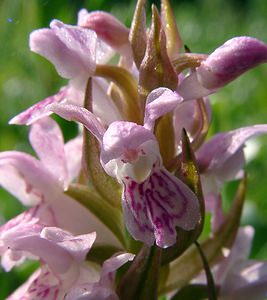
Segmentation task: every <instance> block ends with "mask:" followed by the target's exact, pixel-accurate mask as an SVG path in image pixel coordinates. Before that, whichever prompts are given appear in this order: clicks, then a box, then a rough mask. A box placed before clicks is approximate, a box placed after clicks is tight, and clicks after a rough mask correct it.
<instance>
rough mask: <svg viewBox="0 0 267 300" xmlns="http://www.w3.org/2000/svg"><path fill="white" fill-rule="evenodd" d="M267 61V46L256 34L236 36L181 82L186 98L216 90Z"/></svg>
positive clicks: (181, 93) (193, 97)
mask: <svg viewBox="0 0 267 300" xmlns="http://www.w3.org/2000/svg"><path fill="white" fill-rule="evenodd" d="M266 61H267V45H266V44H264V43H263V42H262V41H259V40H257V39H255V38H252V37H246V36H241V37H235V38H232V39H230V40H228V41H227V42H225V43H224V44H223V45H222V46H220V47H219V48H217V49H216V50H215V51H214V52H213V53H211V54H210V55H209V56H208V58H207V59H206V60H204V61H203V62H202V63H201V64H200V66H199V67H198V68H196V70H195V71H193V72H191V74H189V76H187V77H186V78H185V79H184V80H183V81H182V82H181V84H180V85H179V87H178V89H177V91H178V93H179V94H180V95H181V96H182V97H184V99H196V98H200V97H204V96H207V95H209V94H211V93H214V92H215V91H216V90H217V89H218V88H220V87H222V86H224V85H226V84H227V83H229V82H230V81H232V80H234V79H235V78H237V77H238V76H240V75H241V74H243V73H244V72H246V71H248V70H249V69H251V68H254V67H256V66H257V65H259V64H262V63H265V62H266Z"/></svg>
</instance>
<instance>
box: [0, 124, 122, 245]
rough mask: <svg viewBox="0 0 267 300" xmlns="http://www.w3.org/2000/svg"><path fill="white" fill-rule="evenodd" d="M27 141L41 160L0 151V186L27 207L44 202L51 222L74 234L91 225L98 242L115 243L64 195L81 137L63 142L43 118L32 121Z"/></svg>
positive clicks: (75, 166) (77, 158)
mask: <svg viewBox="0 0 267 300" xmlns="http://www.w3.org/2000/svg"><path fill="white" fill-rule="evenodd" d="M29 138H30V142H31V144H32V147H33V148H34V150H35V151H36V153H37V155H38V156H39V158H40V160H38V159H36V158H35V157H33V156H31V155H29V154H26V153H22V152H18V151H6V152H1V153H0V166H1V168H0V185H2V186H3V187H4V188H5V189H6V190H8V191H9V192H10V193H11V194H13V195H14V196H15V197H17V198H18V199H19V200H20V201H21V202H22V203H23V204H24V205H26V206H35V205H44V206H47V207H49V209H50V210H51V212H52V214H53V220H54V221H53V223H51V224H50V226H58V227H60V228H62V229H64V230H68V231H70V232H72V233H74V234H82V233H86V232H88V231H90V230H92V229H93V228H94V230H97V231H98V230H99V231H100V232H101V233H102V234H101V235H100V236H99V237H101V236H103V239H102V240H101V238H99V239H97V242H105V243H109V242H110V243H111V244H113V245H118V241H117V239H116V238H115V237H114V236H113V235H112V234H111V232H110V231H109V230H108V229H107V228H106V227H105V226H104V225H103V224H102V223H101V222H100V221H99V220H98V219H97V218H96V217H95V216H94V215H93V214H91V213H90V212H89V210H87V209H86V208H85V207H83V206H82V205H80V204H79V203H78V202H77V201H76V200H74V199H72V198H71V197H69V196H67V195H66V194H64V190H65V189H66V188H67V187H68V185H69V183H70V182H72V181H73V180H74V179H75V178H76V177H77V176H78V174H79V172H80V169H81V155H82V138H81V137H77V138H75V139H74V140H71V141H69V142H68V143H66V144H65V145H64V141H63V136H62V133H61V130H60V128H59V126H58V125H57V123H56V122H55V121H53V120H52V119H50V118H43V119H41V120H39V121H38V122H36V123H34V124H33V125H32V127H31V131H30V135H29Z"/></svg>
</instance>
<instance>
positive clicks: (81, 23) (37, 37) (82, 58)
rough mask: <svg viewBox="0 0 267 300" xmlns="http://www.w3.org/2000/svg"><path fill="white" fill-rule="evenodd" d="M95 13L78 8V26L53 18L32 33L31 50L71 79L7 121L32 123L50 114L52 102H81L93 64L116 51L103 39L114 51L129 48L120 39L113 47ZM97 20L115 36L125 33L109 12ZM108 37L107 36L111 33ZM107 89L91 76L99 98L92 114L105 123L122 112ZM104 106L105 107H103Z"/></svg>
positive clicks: (104, 83) (119, 117)
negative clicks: (49, 106) (100, 22)
mask: <svg viewBox="0 0 267 300" xmlns="http://www.w3.org/2000/svg"><path fill="white" fill-rule="evenodd" d="M97 15H98V13H87V11H86V10H81V11H80V13H79V20H78V25H77V26H73V25H66V24H64V23H62V22H61V21H58V20H53V21H52V22H51V23H50V28H45V29H38V30H35V31H33V32H32V33H31V35H30V48H31V50H32V51H33V52H36V53H38V54H40V55H42V56H44V57H45V58H46V59H48V60H49V61H51V62H52V63H53V64H54V66H55V68H56V70H57V72H58V74H59V75H60V76H62V77H63V78H67V79H70V81H69V84H68V85H67V86H65V87H63V88H61V90H60V91H59V92H58V93H57V94H55V95H53V96H50V97H48V98H46V99H44V100H42V101H40V102H39V103H37V104H35V105H33V106H32V107H30V108H29V109H27V110H26V111H24V112H22V113H20V114H19V115H17V116H15V117H14V118H13V119H12V120H10V124H20V125H21V124H27V125H30V124H32V123H34V122H35V121H36V120H38V119H40V118H42V117H44V116H47V115H49V114H50V113H51V112H49V111H47V110H46V109H45V107H46V106H47V105H48V104H51V103H61V102H67V103H73V104H76V105H82V104H83V99H84V92H85V87H86V83H87V80H88V78H89V77H91V76H93V75H94V73H95V69H96V64H104V63H107V62H108V61H109V59H110V58H111V57H112V56H113V55H114V54H115V51H114V50H113V49H112V48H111V47H110V46H108V45H107V43H106V42H108V43H109V44H111V46H112V47H113V48H114V49H115V50H119V49H121V48H123V49H124V48H128V47H129V46H128V44H129V42H128V40H127V42H126V41H125V43H126V44H125V46H123V45H124V43H122V42H121V43H120V45H118V47H116V41H114V42H113V43H112V41H110V38H107V37H106V35H107V34H105V33H103V30H100V29H99V24H98V23H99V17H98V18H97ZM100 19H102V22H105V23H108V25H109V29H110V30H111V31H112V32H113V34H114V36H116V35H117V34H121V31H123V32H124V36H125V34H126V31H127V30H126V27H125V26H124V25H122V24H121V23H120V22H119V21H117V20H116V19H115V18H113V17H111V16H110V15H109V14H101V15H100ZM105 20H106V21H105ZM100 21H101V20H100ZM106 25H107V24H106ZM89 28H92V29H93V30H92V29H89ZM94 30H95V31H94ZM108 36H109V37H110V33H109V35H108ZM105 37H106V38H105ZM124 40H125V39H124ZM119 51H120V50H119ZM123 53H125V55H126V53H127V57H128V56H129V53H130V52H129V51H126V50H124V51H123ZM129 59H130V58H129ZM126 60H128V59H126ZM107 89H108V84H107V83H106V82H105V81H104V80H101V79H99V78H94V79H93V90H94V98H95V99H98V101H95V103H94V105H93V110H94V113H95V114H96V115H98V116H100V117H101V119H102V120H104V121H106V123H110V122H111V121H114V120H121V115H120V113H119V111H118V110H117V108H116V107H115V105H114V104H113V102H112V101H111V100H110V99H109V97H108V95H107ZM104 107H105V109H103V108H104ZM107 111H108V112H109V113H108V114H107Z"/></svg>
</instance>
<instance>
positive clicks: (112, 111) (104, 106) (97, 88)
mask: <svg viewBox="0 0 267 300" xmlns="http://www.w3.org/2000/svg"><path fill="white" fill-rule="evenodd" d="M93 113H94V114H95V115H96V116H97V117H99V118H100V119H101V121H102V122H103V123H104V124H107V125H108V124H110V123H111V122H114V121H120V120H122V116H121V114H120V112H119V110H118V108H117V107H116V106H115V104H114V102H113V101H112V99H110V97H109V96H108V84H107V82H106V81H105V80H103V79H101V78H93Z"/></svg>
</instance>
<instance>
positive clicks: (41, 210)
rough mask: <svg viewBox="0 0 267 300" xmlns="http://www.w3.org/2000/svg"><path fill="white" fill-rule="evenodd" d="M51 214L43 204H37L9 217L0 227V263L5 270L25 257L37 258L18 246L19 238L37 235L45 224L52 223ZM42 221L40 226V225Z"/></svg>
mask: <svg viewBox="0 0 267 300" xmlns="http://www.w3.org/2000/svg"><path fill="white" fill-rule="evenodd" d="M53 222H54V220H53V214H52V213H51V211H50V210H49V209H48V208H47V207H45V206H44V205H37V206H35V207H33V208H31V209H29V210H27V211H26V212H24V213H22V214H20V215H18V216H17V217H15V218H13V219H11V220H10V221H8V222H7V223H6V224H4V225H3V226H1V227H0V254H1V256H2V260H1V264H2V266H3V267H4V269H5V270H6V271H10V270H11V269H12V268H13V267H14V266H15V265H19V264H21V263H22V262H23V261H24V260H25V259H26V258H30V259H37V258H36V256H35V255H33V254H32V253H29V252H28V251H27V250H26V249H24V248H20V247H19V246H18V245H19V241H20V239H21V238H22V239H27V237H29V236H39V234H40V232H41V230H42V227H43V226H44V225H45V224H49V225H53ZM40 223H42V226H40Z"/></svg>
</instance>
